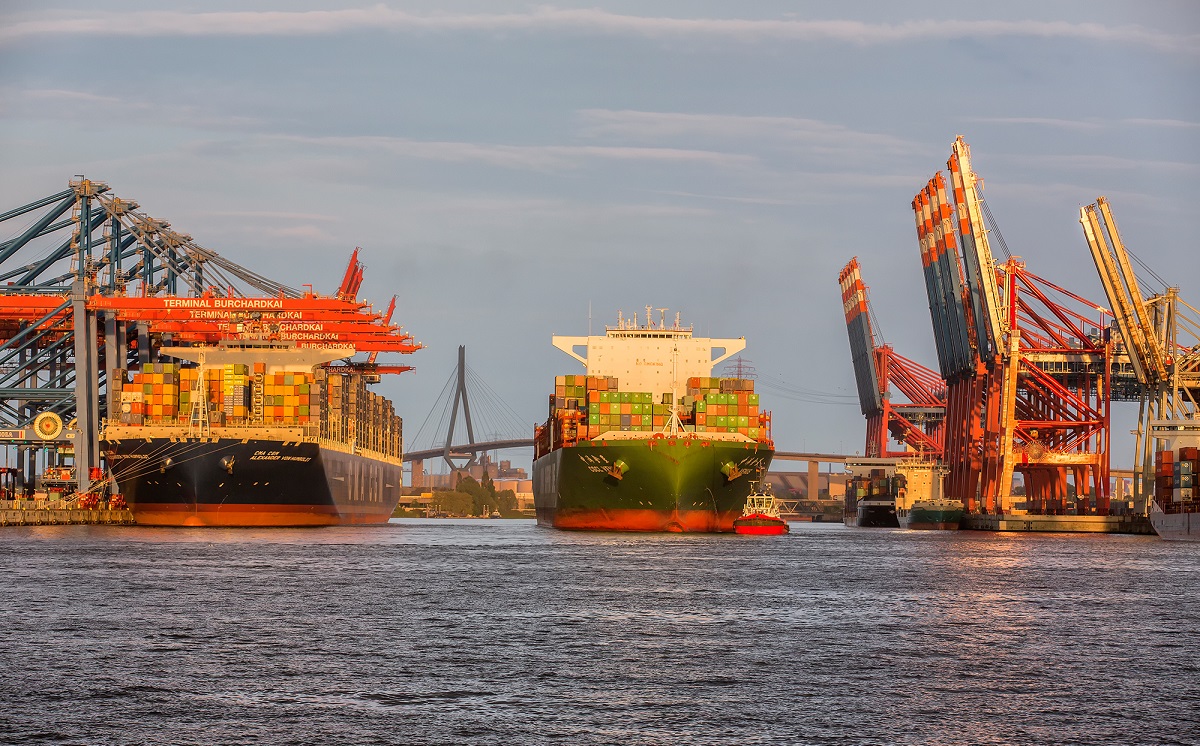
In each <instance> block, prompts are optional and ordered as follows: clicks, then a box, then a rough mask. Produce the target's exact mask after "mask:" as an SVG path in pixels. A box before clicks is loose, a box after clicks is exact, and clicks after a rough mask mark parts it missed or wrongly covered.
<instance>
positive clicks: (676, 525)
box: [554, 509, 736, 533]
mask: <svg viewBox="0 0 1200 746" xmlns="http://www.w3.org/2000/svg"><path fill="white" fill-rule="evenodd" d="M734 518H736V516H735V515H733V514H732V513H730V514H726V515H719V514H717V513H716V512H715V511H711V510H707V511H705V510H684V511H670V512H666V511H660V510H630V509H613V510H601V509H596V510H573V511H570V512H565V511H561V510H560V511H558V512H557V513H556V514H555V515H554V527H555V528H562V529H568V530H575V531H666V532H669V533H713V532H719V531H732V530H733V520H734Z"/></svg>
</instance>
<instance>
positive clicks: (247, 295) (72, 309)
mask: <svg viewBox="0 0 1200 746" xmlns="http://www.w3.org/2000/svg"><path fill="white" fill-rule="evenodd" d="M12 226H16V228H15V230H13V231H12V233H11V237H10V238H7V239H6V240H3V241H0V443H8V444H9V445H17V446H18V447H19V448H20V449H21V450H23V452H24V456H25V457H26V465H25V467H24V468H23V472H24V476H25V479H26V481H27V480H28V479H29V478H30V476H31V475H32V474H33V473H34V471H35V467H34V464H33V461H34V456H35V451H37V450H38V449H39V448H44V447H45V446H46V445H47V444H48V440H47V438H46V437H45V436H46V433H49V432H54V433H55V434H54V437H53V438H52V439H51V440H53V441H54V442H65V443H67V444H69V446H73V447H74V448H73V450H74V458H75V467H76V468H75V472H76V475H77V479H78V489H79V490H80V491H86V490H87V488H88V484H89V479H90V475H92V474H94V472H95V467H96V466H98V464H99V445H98V442H97V431H98V426H99V421H100V417H101V413H102V412H104V411H105V410H106V409H107V410H108V413H109V415H110V416H111V415H112V413H113V411H114V410H113V407H114V406H115V405H116V404H117V402H116V399H117V397H115V396H114V397H110V396H108V393H109V390H110V386H109V382H110V381H112V382H113V386H112V387H111V388H112V390H114V391H115V390H118V389H119V387H120V381H123V380H124V377H125V371H126V370H128V369H129V367H131V366H133V365H136V364H138V363H147V362H153V360H154V358H155V356H156V350H157V349H158V348H159V347H160V346H174V347H176V348H178V347H180V346H184V347H187V346H211V345H217V344H221V343H235V344H236V343H250V344H264V343H265V344H282V345H287V346H295V347H315V348H322V349H323V350H325V351H326V352H328V353H335V352H336V353H342V354H341V355H340V356H341V357H342V359H343V365H345V366H348V367H351V368H354V369H355V370H356V371H359V372H362V373H364V374H367V375H368V376H371V377H373V379H372V378H368V380H378V378H377V376H378V375H379V374H384V373H400V372H404V371H408V370H411V367H410V366H407V365H396V364H380V363H378V362H376V360H377V356H378V355H379V353H381V352H382V353H404V354H407V353H411V352H414V351H416V350H417V349H420V347H421V345H420V344H418V343H416V342H414V341H413V338H412V337H411V336H410V335H409V334H407V333H405V332H404V331H403V330H402V329H401V328H400V327H399V326H396V325H394V324H392V323H391V315H392V312H393V311H394V309H395V297H393V298H392V301H391V304H390V305H389V307H388V310H387V312H386V313H385V314H379V313H377V312H375V311H374V309H373V308H372V307H371V305H370V304H368V303H366V302H363V301H360V300H358V291H359V289H360V287H361V285H362V283H363V278H364V268H363V265H362V263H361V262H360V261H359V259H358V255H359V250H358V249H357V248H356V249H355V250H354V252H353V253H352V255H351V257H350V262H349V265H348V266H347V269H346V272H345V275H344V277H343V280H342V283H341V285H340V286H339V287H338V289H337V291H336V293H335V294H334V295H333V296H323V295H320V294H317V293H314V292H312V291H311V290H310V291H308V292H302V291H298V290H296V289H293V288H290V287H288V286H286V285H283V284H281V283H278V282H276V281H273V280H271V279H269V278H267V277H264V276H263V275H260V274H258V273H256V272H253V271H252V270H249V269H247V268H245V267H242V266H240V265H238V264H236V263H234V262H232V261H230V260H228V259H226V258H224V257H222V256H221V255H220V254H218V253H216V252H214V251H211V250H209V249H206V248H204V247H203V246H201V245H199V244H198V243H197V242H196V241H195V240H194V239H193V238H192V237H191V236H189V235H187V234H183V233H180V232H178V231H175V230H174V229H172V228H171V226H170V223H168V222H166V221H164V220H159V219H157V218H153V217H151V216H149V215H147V214H145V213H143V212H141V211H140V209H139V205H138V204H137V203H136V202H134V201H132V200H128V199H122V198H120V197H117V196H115V195H113V194H112V193H111V192H110V190H109V188H108V186H107V185H106V184H104V183H102V182H98V181H94V180H91V179H87V178H83V177H80V178H78V179H75V180H72V181H71V182H70V184H69V187H68V189H66V190H65V191H62V192H59V193H57V194H53V195H49V196H47V197H43V198H40V199H37V200H34V201H32V202H30V203H28V204H26V205H23V206H21V207H18V208H16V209H13V210H8V211H6V212H3V213H0V231H2V230H3V229H4V228H5V227H12ZM0 235H3V233H0ZM23 258H24V259H25V261H22V259H23ZM359 355H362V356H365V357H358V358H357V359H356V356H359ZM327 359H328V358H327ZM39 416H41V417H42V418H43V419H42V420H41V421H46V418H50V419H53V420H57V421H59V422H66V423H67V425H68V426H67V427H59V428H58V429H57V430H55V429H54V428H44V429H43V430H42V431H35V430H34V428H33V424H34V421H35V420H36V419H37V418H38V417H39Z"/></svg>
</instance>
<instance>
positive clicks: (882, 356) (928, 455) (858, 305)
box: [838, 257, 946, 460]
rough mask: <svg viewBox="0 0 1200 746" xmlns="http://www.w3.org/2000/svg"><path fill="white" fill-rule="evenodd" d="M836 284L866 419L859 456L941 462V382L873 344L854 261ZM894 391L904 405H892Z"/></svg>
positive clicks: (933, 374)
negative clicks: (896, 447) (897, 446)
mask: <svg viewBox="0 0 1200 746" xmlns="http://www.w3.org/2000/svg"><path fill="white" fill-rule="evenodd" d="M838 283H839V284H840V285H841V288H842V307H843V310H844V311H845V314H846V332H847V334H848V336H849V338H850V355H851V359H852V361H853V364H854V379H855V383H856V384H857V386H858V400H859V405H860V407H861V409H862V413H863V416H864V417H866V418H867V438H866V445H865V447H864V450H863V454H864V455H866V456H868V457H872V458H890V457H902V456H914V455H915V456H917V457H920V458H925V459H930V460H938V459H940V458H941V457H942V440H943V435H944V429H943V423H944V419H945V412H946V398H945V397H946V383H945V381H943V380H942V378H941V376H939V375H938V374H937V373H936V372H934V371H932V370H930V369H929V368H926V367H925V366H923V365H920V364H918V363H916V362H914V361H912V360H909V359H908V358H906V357H904V356H903V355H900V354H899V353H897V352H896V351H895V350H893V349H892V346H891V345H888V344H883V343H880V342H879V341H878V340H877V339H876V337H875V331H874V329H873V327H872V324H871V313H870V301H869V299H868V298H867V287H866V285H864V284H863V281H862V273H861V269H860V267H859V264H858V257H854V258H853V259H851V260H850V261H849V262H848V263H847V264H846V266H845V267H843V268H842V271H841V272H840V273H839V274H838ZM893 386H894V387H895V388H896V389H897V390H898V391H899V392H900V393H901V394H903V395H904V397H905V398H907V399H908V403H907V404H905V403H895V402H893V401H892V388H893ZM892 440H895V441H896V442H899V443H902V444H904V446H905V447H906V449H907V450H901V451H896V450H892V449H891V448H890V446H889V442H890V441H892Z"/></svg>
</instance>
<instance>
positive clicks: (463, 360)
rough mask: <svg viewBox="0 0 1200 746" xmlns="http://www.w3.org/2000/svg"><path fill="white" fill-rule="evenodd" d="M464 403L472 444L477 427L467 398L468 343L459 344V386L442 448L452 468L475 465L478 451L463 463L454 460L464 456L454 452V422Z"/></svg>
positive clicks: (471, 452)
mask: <svg viewBox="0 0 1200 746" xmlns="http://www.w3.org/2000/svg"><path fill="white" fill-rule="evenodd" d="M459 402H461V403H462V411H463V422H464V424H465V425H466V427H467V442H468V444H470V445H475V427H474V425H472V423H471V402H470V400H469V399H468V398H467V347H466V345H459V346H458V388H457V389H456V390H455V392H454V405H453V407H452V408H451V410H450V424H449V426H448V427H447V428H446V445H445V448H444V449H443V450H442V458H444V459H445V460H446V463H447V464H449V465H450V468H451V469H455V470H457V469H465V468H467V467H468V466H473V465H474V464H475V461H476V455H477V454H476V453H475V452H474V451H470V452H469V453H468V455H466V456H465V458H466V460H465V461H463V462H462V463H461V464H457V463H455V462H454V459H455V458H460V459H461V458H464V456H463V455H461V454H459V455H457V456H455V455H454V454H453V447H452V445H453V443H454V424H455V423H456V422H457V421H458V405H459Z"/></svg>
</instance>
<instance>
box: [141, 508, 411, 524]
mask: <svg viewBox="0 0 1200 746" xmlns="http://www.w3.org/2000/svg"><path fill="white" fill-rule="evenodd" d="M390 517H391V515H390V514H389V513H351V514H346V515H341V514H339V513H338V512H337V508H335V507H334V506H332V505H198V506H192V505H178V504H171V503H159V504H154V503H143V504H140V505H136V506H134V508H133V520H134V522H135V523H137V524H138V525H139V526H197V527H199V526H205V527H226V528H233V527H258V528H289V527H303V526H340V525H344V524H367V523H375V524H378V523H387V521H388V518H390Z"/></svg>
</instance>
